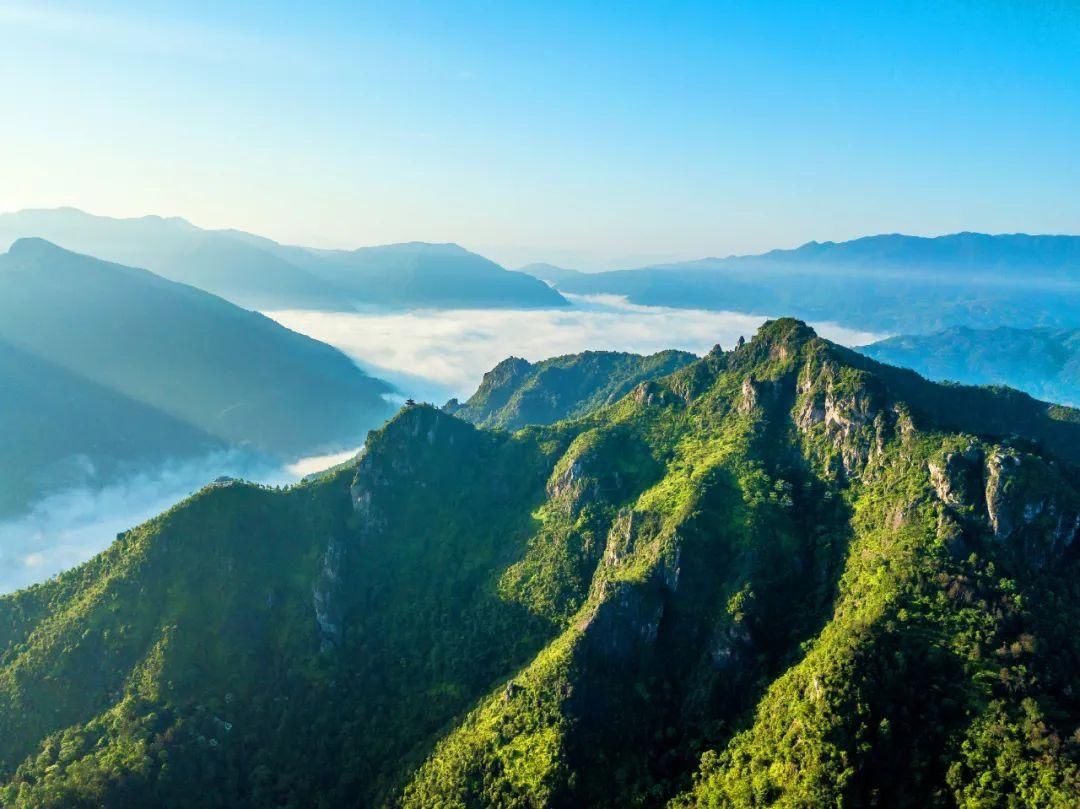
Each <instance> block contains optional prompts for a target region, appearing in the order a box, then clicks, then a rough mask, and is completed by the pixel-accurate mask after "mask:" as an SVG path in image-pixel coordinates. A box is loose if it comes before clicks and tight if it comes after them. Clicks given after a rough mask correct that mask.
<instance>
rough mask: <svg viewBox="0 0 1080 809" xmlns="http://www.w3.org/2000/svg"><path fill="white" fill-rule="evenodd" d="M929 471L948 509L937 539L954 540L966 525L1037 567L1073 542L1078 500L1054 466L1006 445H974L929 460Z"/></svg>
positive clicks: (1077, 524) (1079, 511)
mask: <svg viewBox="0 0 1080 809" xmlns="http://www.w3.org/2000/svg"><path fill="white" fill-rule="evenodd" d="M928 472H929V479H930V485H931V487H932V488H933V491H934V493H935V494H936V495H937V497H938V499H939V500H940V501H941V503H942V504H943V505H944V506H945V507H946V509H947V511H948V514H944V513H943V515H942V517H941V519H940V521H939V535H942V536H946V537H949V538H951V537H956V536H958V535H959V533H961V532H962V530H963V526H965V525H966V526H968V530H969V531H975V532H977V533H981V532H985V533H987V534H988V535H989V536H990V537H991V538H992V539H993V541H995V542H997V543H1000V544H1003V545H1005V546H1007V547H1009V548H1010V549H1011V550H1012V551H1014V552H1015V553H1016V554H1017V555H1019V556H1020V557H1022V558H1023V559H1025V560H1026V561H1027V562H1028V563H1031V564H1033V565H1035V566H1038V567H1043V566H1045V565H1047V564H1050V563H1052V561H1053V560H1055V559H1058V558H1060V557H1061V555H1062V554H1063V553H1065V552H1066V551H1067V550H1068V549H1069V548H1070V547H1071V546H1072V545H1073V543H1075V542H1076V541H1077V532H1078V530H1080V502H1078V499H1077V494H1076V492H1075V491H1074V489H1073V488H1072V485H1071V484H1070V483H1069V482H1068V480H1066V479H1064V478H1063V477H1062V475H1061V472H1060V470H1059V469H1058V468H1057V467H1056V465H1055V464H1052V463H1047V462H1046V461H1044V460H1042V459H1040V458H1037V457H1035V456H1031V455H1027V454H1024V453H1021V452H1019V451H1017V450H1015V449H1012V448H1009V447H1001V446H993V447H991V448H989V449H988V450H984V449H983V448H982V447H981V446H979V445H976V444H972V445H971V446H969V447H968V448H967V449H966V450H964V451H962V452H948V453H946V454H945V455H944V456H943V457H942V459H941V460H940V461H931V462H930V463H929V464H928Z"/></svg>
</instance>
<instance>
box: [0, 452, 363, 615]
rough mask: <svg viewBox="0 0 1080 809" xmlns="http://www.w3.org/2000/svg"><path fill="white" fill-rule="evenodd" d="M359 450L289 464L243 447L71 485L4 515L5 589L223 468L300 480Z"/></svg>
mask: <svg viewBox="0 0 1080 809" xmlns="http://www.w3.org/2000/svg"><path fill="white" fill-rule="evenodd" d="M355 454H356V450H350V451H348V452H341V453H335V454H333V455H322V456H314V457H311V458H301V459H300V460H298V461H296V462H295V463H292V464H289V465H288V466H286V467H275V466H272V465H269V464H267V463H265V462H262V461H257V460H253V459H252V458H251V457H250V456H246V455H245V454H243V453H241V452H226V453H218V454H215V455H211V456H209V457H206V458H202V459H200V460H196V461H189V462H185V463H172V464H167V465H163V466H162V467H161V468H159V469H156V470H154V471H149V472H144V473H142V474H139V475H135V476H132V477H130V478H128V479H126V480H124V481H123V482H121V483H117V484H113V485H110V486H106V487H104V488H101V489H90V488H79V489H68V490H65V491H62V492H57V493H56V494H52V495H49V496H48V497H46V498H44V499H42V500H40V501H38V502H37V503H36V504H35V505H34V506H33V508H32V509H31V510H30V511H29V513H27V514H25V515H23V516H20V517H16V518H13V519H8V520H4V521H0V594H2V593H8V592H12V591H14V590H17V589H19V588H22V587H27V586H29V585H31V584H34V583H35V582H40V581H44V580H46V579H48V578H49V577H51V576H54V575H56V574H57V573H59V572H61V571H63V570H67V569H69V568H72V567H74V566H76V565H78V564H81V563H82V562H85V561H86V560H87V559H89V558H90V557H92V556H93V555H94V554H96V553H99V552H100V551H102V550H104V549H105V548H106V547H108V545H109V544H110V543H111V542H112V541H113V540H114V539H115V538H116V535H117V534H119V533H121V532H123V531H127V530H129V529H131V528H134V527H135V526H137V525H139V524H141V523H143V522H145V521H146V520H148V519H150V518H151V517H154V516H156V515H158V514H160V513H161V512H163V511H165V510H166V509H168V508H169V507H170V506H172V505H174V504H175V503H177V502H179V501H180V500H183V499H184V498H185V497H187V496H188V495H190V494H192V493H193V492H195V491H197V490H199V489H200V488H202V487H203V486H205V485H206V484H207V483H209V482H210V481H212V480H214V479H215V478H217V477H219V476H228V477H235V478H243V479H246V480H255V481H258V482H260V483H265V484H268V485H274V486H279V485H285V484H288V483H295V482H297V481H298V480H299V479H300V478H302V477H303V476H304V475H308V474H312V473H314V472H319V471H321V470H323V469H327V468H329V467H331V466H334V465H335V464H338V463H341V462H343V461H346V460H348V459H349V458H351V457H352V456H353V455H355Z"/></svg>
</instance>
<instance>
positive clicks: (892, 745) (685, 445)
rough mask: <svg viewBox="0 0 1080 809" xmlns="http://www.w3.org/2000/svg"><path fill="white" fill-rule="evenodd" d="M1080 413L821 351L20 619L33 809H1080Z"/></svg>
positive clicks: (482, 445)
mask: <svg viewBox="0 0 1080 809" xmlns="http://www.w3.org/2000/svg"><path fill="white" fill-rule="evenodd" d="M1078 462H1080V414H1078V413H1077V412H1076V411H1071V410H1067V409H1063V408H1054V407H1050V406H1048V405H1045V404H1043V403H1040V402H1037V401H1035V400H1033V399H1031V398H1030V397H1027V396H1023V395H1021V394H1017V393H1015V392H1008V391H1004V392H1002V391H994V390H987V389H973V388H961V387H947V386H939V385H935V384H932V383H929V382H926V381H925V380H923V379H921V378H920V377H918V376H916V375H915V374H913V373H911V372H907V371H900V370H897V369H893V368H890V367H888V366H883V365H880V364H878V363H876V362H874V361H872V360H869V359H867V358H865V357H862V356H860V355H858V354H855V353H853V352H850V351H847V350H845V349H842V348H839V347H837V346H835V345H833V344H830V343H828V342H827V341H824V340H821V339H819V338H817V337H816V336H815V335H814V334H813V333H812V332H811V331H810V330H809V329H808V328H807V327H805V326H804V325H803V324H801V323H799V322H797V321H792V320H781V321H774V322H771V323H768V324H766V325H765V326H764V327H763V328H762V330H761V331H760V332H759V334H758V335H757V336H756V337H755V338H754V340H752V341H751V342H750V343H748V344H746V345H744V346H741V347H739V348H737V349H736V350H734V351H732V352H729V353H724V352H721V351H719V350H716V351H714V352H711V353H710V354H709V355H708V356H706V357H705V358H703V359H701V360H699V361H696V362H694V363H691V364H689V365H686V366H685V367H683V368H681V369H679V370H678V371H676V372H675V373H673V374H671V375H669V376H667V377H664V378H661V379H655V380H650V381H645V382H642V383H640V384H639V385H638V386H637V387H635V388H634V390H633V391H631V393H630V394H629V395H627V396H626V397H624V398H622V399H621V400H619V401H617V402H615V403H612V404H609V405H606V406H602V407H599V408H598V409H596V410H593V411H591V412H589V413H587V414H585V415H583V416H582V417H581V418H579V419H577V420H574V421H565V422H559V423H556V424H553V425H547V426H538V427H535V426H534V427H527V428H525V429H523V430H520V431H518V432H515V433H508V432H503V431H494V432H488V431H485V430H481V429H477V428H476V427H474V426H472V425H470V424H468V423H466V422H463V421H461V420H459V419H457V418H455V417H453V416H450V415H449V414H446V413H443V412H441V411H438V410H436V409H433V408H430V407H426V406H414V407H408V408H405V409H404V410H403V411H402V412H401V413H399V415H398V416H397V417H395V418H394V419H393V420H391V422H390V423H389V424H387V426H386V427H385V428H383V429H382V430H380V431H377V432H376V433H374V434H373V435H372V437H371V439H370V440H369V442H368V447H367V451H366V453H365V454H364V456H363V457H362V458H361V459H360V460H359V461H358V462H357V463H356V464H355V465H353V466H351V467H348V468H343V469H339V470H337V471H335V472H333V473H330V474H328V475H324V476H322V477H321V478H319V479H317V480H313V481H309V482H307V483H305V484H303V485H301V486H298V487H293V488H290V489H288V490H283V491H274V490H264V489H259V488H255V487H251V486H247V485H243V484H233V485H229V486H219V487H213V488H209V489H207V490H205V491H203V492H201V493H200V494H198V495H197V496H195V497H193V498H192V499H190V500H188V501H186V502H184V503H182V504H180V505H178V506H177V507H175V508H174V509H172V510H171V511H170V512H168V513H167V514H165V515H162V516H161V517H160V518H158V519H156V520H154V521H151V522H150V523H148V524H146V525H144V526H141V527H140V528H138V529H135V530H133V531H131V532H129V533H128V534H126V535H125V536H124V537H122V538H121V539H120V540H118V542H117V543H116V544H115V545H114V546H112V547H111V548H110V549H109V550H108V551H106V552H105V553H104V554H102V555H101V556H100V557H98V558H96V559H95V560H93V561H91V562H90V563H88V564H87V565H84V566H83V567H80V568H78V569H76V570H73V571H71V572H69V573H67V574H65V575H63V576H61V577H60V578H59V579H58V580H57V581H55V582H51V583H48V584H45V585H40V586H37V587H34V588H31V589H29V590H26V591H23V592H20V593H17V594H14V595H12V596H9V597H5V598H2V599H0V773H2V776H0V778H2V779H3V780H4V781H5V782H6V785H5V786H4V787H2V788H0V789H2V790H3V791H2V792H0V796H2V800H3V802H4V803H5V804H6V805H13V806H83V805H85V806H99V805H108V806H141V805H162V806H238V805H239V806H244V805H247V806H308V805H315V806H319V805H324V806H337V805H361V806H379V805H387V804H389V805H404V806H417V807H432V806H443V807H467V806H500V807H501V806H522V807H537V806H568V807H569V806H663V805H666V804H669V803H671V804H672V805H675V806H686V805H696V806H752V805H769V804H780V805H785V806H822V805H866V804H874V803H877V804H884V805H910V806H927V805H943V806H955V805H963V806H972V807H974V806H996V805H1017V806H1071V805H1075V798H1076V795H1077V794H1078V792H1077V790H1078V789H1080V774H1078V762H1080V743H1078V740H1077V736H1076V729H1077V726H1078V725H1080V695H1078V694H1077V693H1076V692H1075V690H1074V680H1075V671H1076V670H1077V666H1078V663H1080V641H1078V638H1080V632H1078V630H1080V591H1078V590H1077V584H1076V582H1077V581H1078V580H1080V579H1078V577H1077V573H1078V570H1077V565H1078V564H1080V562H1078V558H1077V550H1078V548H1080V544H1078V543H1080V537H1078V531H1080V493H1078V490H1077V489H1078V484H1080V477H1078V473H1077V466H1076V464H1077V463H1078Z"/></svg>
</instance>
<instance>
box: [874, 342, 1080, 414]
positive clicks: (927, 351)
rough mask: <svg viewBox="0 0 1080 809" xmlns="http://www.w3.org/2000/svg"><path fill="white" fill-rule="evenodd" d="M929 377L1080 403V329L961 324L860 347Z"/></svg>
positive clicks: (879, 357)
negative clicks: (977, 327)
mask: <svg viewBox="0 0 1080 809" xmlns="http://www.w3.org/2000/svg"><path fill="white" fill-rule="evenodd" d="M859 350H860V351H861V352H862V353H863V354H866V355H867V356H869V357H873V358H874V359H877V360H880V361H881V362H887V363H889V364H890V365H900V366H903V367H905V368H912V369H914V370H916V371H918V372H919V373H920V374H923V375H924V376H927V377H929V378H931V379H949V380H953V381H955V382H963V383H965V384H968V385H1009V386H1010V387H1014V388H1017V389H1019V390H1022V391H1025V392H1027V393H1030V394H1031V395H1032V396H1037V397H1038V398H1040V399H1045V400H1047V401H1051V402H1061V403H1063V404H1067V405H1074V406H1075V405H1078V404H1080V330H1078V329H1015V328H1009V327H1006V326H999V327H998V328H996V329H972V328H967V327H957V328H953V329H946V330H945V331H941V332H935V333H934V334H927V335H901V336H899V337H890V338H889V339H887V340H882V341H881V342H878V343H874V344H873V345H869V346H864V347H862V348H860V349H859Z"/></svg>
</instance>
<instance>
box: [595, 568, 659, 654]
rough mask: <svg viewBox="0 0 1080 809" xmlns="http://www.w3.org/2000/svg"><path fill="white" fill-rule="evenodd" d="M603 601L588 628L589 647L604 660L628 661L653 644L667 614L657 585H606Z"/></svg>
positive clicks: (622, 582)
mask: <svg viewBox="0 0 1080 809" xmlns="http://www.w3.org/2000/svg"><path fill="white" fill-rule="evenodd" d="M602 598H603V600H602V602H601V603H600V604H599V606H598V607H597V608H596V611H595V612H594V613H593V614H592V616H591V617H590V618H589V619H588V621H587V623H586V625H585V638H586V643H587V648H588V649H589V650H590V651H591V652H593V653H595V654H597V655H599V656H601V657H604V658H616V659H620V658H626V657H630V656H631V655H633V654H637V653H640V651H641V649H642V647H643V646H649V645H652V644H653V643H654V642H655V641H656V636H657V634H658V633H659V631H660V619H661V618H662V617H663V615H664V601H663V595H662V592H661V588H660V587H658V586H657V585H656V583H653V582H649V583H646V584H642V583H638V582H629V581H614V582H607V583H606V584H605V585H604V592H603V595H602Z"/></svg>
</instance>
